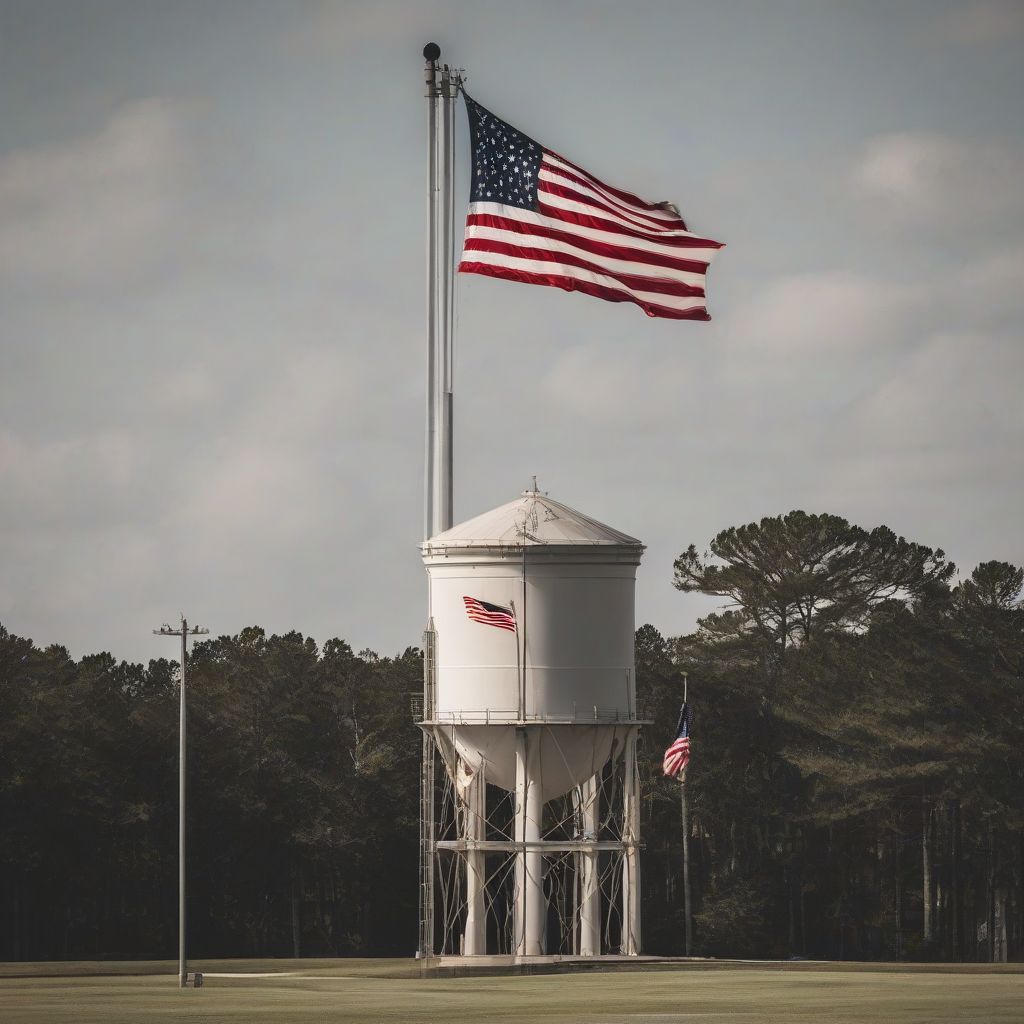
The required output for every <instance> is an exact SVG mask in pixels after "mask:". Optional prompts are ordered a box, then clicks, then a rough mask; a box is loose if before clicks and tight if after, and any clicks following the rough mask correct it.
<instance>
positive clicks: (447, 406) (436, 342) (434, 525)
mask: <svg viewBox="0 0 1024 1024" xmlns="http://www.w3.org/2000/svg"><path fill="white" fill-rule="evenodd" d="M440 56H441V48H440V47H439V46H438V45H437V43H427V45H426V46H424V47H423V59H424V60H425V61H426V68H425V82H426V97H427V403H426V406H427V408H426V413H427V417H426V419H427V422H426V445H425V459H424V488H423V538H424V540H429V539H430V538H431V537H433V536H434V534H436V533H440V532H442V531H444V530H447V529H449V528H450V527H451V525H452V520H453V516H452V490H453V476H454V473H453V463H454V460H453V416H452V391H453V388H452V376H453V375H452V324H453V320H454V315H455V311H454V303H453V295H452V276H453V266H452V262H453V258H452V257H453V251H452V236H453V231H452V211H453V207H454V202H453V196H452V187H453V178H454V168H453V166H452V164H453V157H454V129H453V125H452V102H453V100H454V99H455V96H456V93H457V90H458V84H459V82H460V77H459V74H458V72H455V73H453V72H452V71H451V69H450V68H449V67H448V65H447V64H445V65H444V66H442V67H439V66H438V59H439V58H440ZM439 101H440V104H441V109H440V116H439V111H438V102H439ZM439 129H440V130H439ZM439 229H440V230H439ZM433 638H434V630H433V619H432V618H431V610H430V607H429V597H428V607H427V628H426V630H425V632H424V636H423V639H424V664H423V668H424V672H423V709H424V719H425V720H429V719H430V717H431V716H432V713H433V671H434V662H433V657H432V651H433ZM433 780H434V740H433V737H432V736H431V735H430V733H429V731H428V730H427V729H424V733H423V763H422V767H421V774H420V936H419V945H418V949H417V955H418V956H421V957H427V956H431V955H432V954H433V937H434V936H433V933H434V925H433V919H434V881H433V861H434V781H433Z"/></svg>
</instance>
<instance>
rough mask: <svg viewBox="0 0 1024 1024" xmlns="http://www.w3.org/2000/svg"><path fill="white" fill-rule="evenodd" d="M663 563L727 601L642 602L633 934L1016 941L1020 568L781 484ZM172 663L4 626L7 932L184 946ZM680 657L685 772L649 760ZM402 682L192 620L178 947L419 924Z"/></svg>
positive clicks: (359, 660)
mask: <svg viewBox="0 0 1024 1024" xmlns="http://www.w3.org/2000/svg"><path fill="white" fill-rule="evenodd" d="M674 580H675V584H676V586H677V587H678V588H679V589H680V590H682V591H688V592H699V593H704V594H709V595H713V596H715V597H717V598H718V599H719V600H720V601H721V602H722V606H721V607H720V609H719V610H718V611H716V612H714V613H713V614H711V615H709V616H707V617H706V618H704V619H701V620H700V622H699V623H698V628H697V630H696V631H695V632H694V633H692V634H690V635H687V636H680V637H672V636H668V637H666V636H662V635H661V634H660V633H659V632H658V631H657V630H656V629H654V627H652V626H649V625H645V626H642V627H641V628H640V629H639V630H638V631H637V638H636V651H637V674H636V681H637V689H638V702H639V704H640V705H641V706H646V707H648V708H651V709H652V711H653V715H654V719H655V724H654V725H653V726H652V727H650V728H649V729H648V730H647V732H646V734H645V736H644V738H643V741H642V749H641V773H642V794H643V799H642V816H643V821H642V834H643V838H644V841H645V844H646V848H645V850H644V853H643V855H642V860H641V864H642V870H643V927H644V944H645V948H646V949H647V950H648V951H650V952H658V953H666V954H669V953H682V952H683V951H684V949H685V947H686V938H685V937H686V934H687V925H689V930H690V933H691V934H692V942H691V949H690V951H691V952H693V953H696V954H705V955H712V956H720V957H721V956H750V957H765V956H769V957H808V958H845V959H943V960H1000V959H1020V957H1021V955H1022V952H1024V887H1022V886H1024V753H1022V752H1024V678H1022V676H1024V607H1022V605H1021V591H1022V585H1024V572H1022V570H1021V569H1019V568H1017V567H1014V566H1012V565H1008V564H1006V563H1002V562H995V561H992V562H986V563H983V564H982V565H979V566H978V567H977V568H975V569H974V571H973V572H972V573H971V574H970V575H969V576H965V577H963V578H957V577H956V575H955V569H954V567H953V566H952V565H951V564H950V563H949V561H948V560H947V559H946V557H945V555H944V554H943V552H942V551H940V550H932V549H929V548H927V547H924V546H922V545H919V544H915V543H912V542H909V541H906V540H904V539H903V538H899V537H896V536H895V535H894V534H893V533H892V532H891V531H889V530H887V529H885V528H884V527H882V528H878V529H875V530H871V531H867V530H863V529H860V528H858V527H856V526H854V525H851V524H849V523H847V522H846V521H845V520H843V519H841V518H839V517H836V516H827V515H808V514H805V513H803V512H792V513H790V514H789V515H786V516H780V517H775V518H771V519H764V520H761V522H759V523H754V524H749V525H747V526H743V527H736V528H731V529H728V530H723V531H722V532H721V533H719V534H718V535H717V536H716V537H715V538H714V539H713V540H712V541H711V543H710V545H709V548H708V550H707V551H706V552H704V553H699V552H698V550H697V549H696V548H695V547H693V546H691V547H689V548H688V549H687V550H686V551H684V552H683V553H682V554H681V555H680V557H679V558H678V559H677V560H676V562H675V566H674ZM177 669H178V666H177V665H176V664H175V663H174V662H171V661H168V660H164V659H157V660H153V661H151V662H150V663H149V664H148V666H142V665H136V664H129V663H126V662H118V661H116V660H115V659H114V658H113V657H112V656H111V655H109V654H98V655H90V656H87V657H84V658H82V659H80V660H78V661H76V660H74V659H73V658H71V657H70V655H69V653H68V652H67V650H66V649H64V648H62V647H59V646H51V647H47V648H39V647H37V646H36V645H35V644H33V643H32V641H31V640H28V639H25V638H21V637H18V636H15V635H12V634H11V633H9V632H7V631H6V630H5V629H3V627H0V960H19V959H22V960H42V959H62V958H80V959H93V958H132V957H147V958H155V957H168V956H170V955H173V950H174V949H175V945H176V934H177V913H176V905H177V702H178V671H177ZM684 673H685V674H686V675H687V676H688V679H689V691H690V703H691V706H692V709H693V744H694V748H693V749H694V753H693V759H692V761H691V764H690V767H689V769H688V771H687V777H686V782H685V786H681V785H680V783H678V782H676V781H673V780H669V779H665V778H664V777H662V776H661V769H660V762H661V754H662V752H663V750H664V748H665V747H666V746H667V745H668V743H669V742H670V741H671V739H672V738H673V729H674V727H675V723H676V718H677V713H678V710H679V704H680V701H681V699H682V691H683V675H684ZM421 688H422V662H421V656H420V652H419V651H418V650H417V649H416V648H413V647H410V648H408V649H407V650H405V651H404V652H403V653H402V654H401V655H398V656H396V657H392V658H387V657H378V656H377V655H376V654H374V653H373V652H370V651H362V652H359V653H356V652H354V651H353V650H352V648H351V647H350V646H349V645H348V644H347V643H345V642H344V641H341V640H336V639H335V640H330V641H328V642H326V643H324V644H323V645H322V646H318V645H317V644H316V643H315V642H314V641H313V640H312V639H310V638H308V637H304V636H302V635H301V634H300V633H296V632H292V633H286V634H284V635H280V636H277V635H274V636H267V635H266V633H265V632H264V631H263V630H262V629H259V628H256V627H252V628H249V629H245V630H243V631H242V632H241V633H239V634H238V635H237V636H234V637H220V638H218V639H214V640H210V641H208V642H204V643H197V644H196V645H195V647H194V650H193V652H192V653H191V654H190V658H189V757H190V760H189V780H188V784H189V894H190V895H189V919H190V924H189V949H190V953H191V955H193V956H196V957H202V956H302V955H357V954H358V955H408V954H410V953H411V951H412V950H413V949H414V948H415V943H416V917H417V906H416V890H417V835H418V832H417V815H418V809H419V790H418V786H419V761H420V756H419V754H420V737H419V732H418V730H417V729H416V728H415V726H414V724H413V721H412V717H411V714H410V700H409V698H410V695H411V694H415V693H418V692H420V691H421ZM684 794H685V798H686V809H687V814H686V819H687V828H686V829H685V832H684V829H683V827H682V797H683V796H684ZM684 852H685V855H686V859H687V862H688V863H687V871H686V872H685V873H684V864H683V861H684ZM684 874H685V877H686V879H687V880H688V885H687V884H684Z"/></svg>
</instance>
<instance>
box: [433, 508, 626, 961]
mask: <svg viewBox="0 0 1024 1024" xmlns="http://www.w3.org/2000/svg"><path fill="white" fill-rule="evenodd" d="M421 550H422V555H423V561H424V563H425V565H426V569H427V574H428V579H429V619H428V623H429V625H428V628H427V631H426V633H425V636H424V701H423V714H422V721H421V723H420V724H421V727H422V729H423V731H424V736H425V739H426V742H425V744H424V785H423V807H422V812H423V814H422V816H423V831H422V835H421V843H422V851H421V856H422V859H421V871H422V878H421V881H422V890H421V934H420V950H421V952H422V954H423V955H426V956H430V955H443V954H460V953H461V954H463V955H482V954H485V953H491V954H509V955H512V956H516V957H522V956H539V955H545V954H557V953H560V954H563V955H577V956H594V955H599V954H601V953H623V954H627V955H630V954H636V953H638V952H639V948H640V884H639V861H638V845H639V813H638V812H639V808H638V804H637V770H636V741H637V735H638V732H639V729H640V726H641V724H642V722H641V721H640V719H639V716H638V714H637V708H636V690H635V680H634V650H633V636H634V628H635V625H634V590H635V580H636V569H637V566H638V565H639V563H640V556H641V554H642V552H643V545H642V544H641V542H640V541H638V540H636V539H635V538H633V537H630V536H627V535H626V534H624V533H621V532H619V531H618V530H615V529H612V528H611V527H609V526H605V525H604V524H602V523H599V522H597V521H596V520H594V519H591V518H590V517H589V516H586V515H584V514H582V513H580V512H577V511H575V510H573V509H571V508H569V507H568V506H566V505H563V504H561V503H559V502H557V501H554V500H552V499H551V498H549V497H547V496H546V495H545V494H543V493H541V492H540V491H538V490H537V489H536V488H534V489H533V490H530V491H525V492H524V493H523V494H522V496H521V497H519V498H517V499H516V500H515V501H511V502H509V503H508V504H506V505H502V506H501V507H499V508H496V509H494V510H492V511H490V512H486V513H484V514H483V515H481V516H477V517H476V518H474V519H470V520H468V521H467V522H464V523H462V524H459V525H457V526H454V527H453V528H451V529H448V530H444V531H443V532H440V533H437V534H436V535H434V536H432V537H430V538H429V539H428V540H426V541H424V543H423V544H422V547H421ZM438 755H439V757H440V762H441V764H442V765H443V774H441V775H439V776H437V777H436V778H435V771H434V766H435V764H436V763H437V757H438Z"/></svg>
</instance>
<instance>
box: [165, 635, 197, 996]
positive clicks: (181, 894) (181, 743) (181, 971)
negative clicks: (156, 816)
mask: <svg viewBox="0 0 1024 1024" xmlns="http://www.w3.org/2000/svg"><path fill="white" fill-rule="evenodd" d="M153 632H154V633H155V634H156V635H157V636H180V637H181V686H180V696H179V701H178V987H179V988H184V987H185V985H186V984H187V983H188V961H187V960H186V959H185V765H186V762H185V659H186V657H187V656H188V638H189V637H190V636H199V635H201V634H204V633H209V632H210V631H209V630H208V629H204V628H203V627H202V626H193V627H192V628H191V629H189V628H188V622H187V621H186V620H185V616H184V615H183V616H182V617H181V628H180V629H171V627H170V626H168V625H167V624H166V623H165V624H164V625H163V626H161V627H160V628H159V629H154V630H153Z"/></svg>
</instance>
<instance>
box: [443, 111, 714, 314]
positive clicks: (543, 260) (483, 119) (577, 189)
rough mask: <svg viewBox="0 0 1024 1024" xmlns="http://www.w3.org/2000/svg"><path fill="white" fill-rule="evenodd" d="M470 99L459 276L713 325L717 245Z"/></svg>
mask: <svg viewBox="0 0 1024 1024" xmlns="http://www.w3.org/2000/svg"><path fill="white" fill-rule="evenodd" d="M463 95H464V96H465V93H463ZM465 99H466V109H467V110H468V112H469V127H470V135H471V149H472V153H471V156H472V161H473V184H472V188H471V192H470V203H469V216H468V217H467V218H466V241H465V248H464V249H463V252H462V262H461V263H460V264H459V271H460V272H461V273H463V274H486V275H488V276H489V277H501V278H505V279H506V280H511V281H521V282H523V283H524V284H541V285H548V286H551V287H555V288H564V289H565V290H566V291H570V292H571V291H578V292H584V293H585V294H587V295H594V296H596V297H597V298H600V299H607V300H608V301H610V302H635V303H636V304H637V305H638V306H639V307H640V308H641V309H643V310H644V312H645V313H647V315H648V316H655V317H668V318H671V319H675V320H710V319H711V317H710V316H709V315H708V311H707V308H706V306H705V298H704V285H705V278H706V274H707V269H708V264H709V263H710V262H711V260H712V259H713V258H714V256H715V254H716V253H717V252H718V250H719V249H721V248H722V243H721V242H715V241H712V240H711V239H710V238H702V237H700V236H699V235H695V234H692V233H691V232H689V231H687V229H686V224H685V223H684V222H683V219H682V217H680V216H679V211H678V210H676V208H675V207H674V206H673V205H672V204H671V203H651V202H648V201H647V200H645V199H641V198H640V197H639V196H635V195H633V194H632V193H631V192H625V191H623V190H622V189H619V188H614V187H612V186H611V185H606V184H604V182H602V181H600V180H598V179H597V178H595V177H594V176H593V175H592V174H589V173H588V172H587V171H585V170H583V168H581V167H578V166H577V165H576V164H573V163H570V162H569V161H568V160H566V159H565V158H564V157H561V156H559V155H558V154H557V153H554V152H552V151H551V150H550V149H546V148H545V147H544V146H542V145H540V143H538V142H535V141H534V140H533V139H531V138H530V137H529V136H527V135H524V134H523V133H522V132H520V131H518V130H517V129H515V128H513V127H512V126H511V125H510V124H507V123H506V122H504V121H502V120H501V119H500V118H498V117H495V116H494V114H492V113H491V112H490V111H489V110H486V109H484V108H483V107H481V106H480V104H479V103H476V102H474V101H473V100H471V99H470V98H469V97H468V96H465Z"/></svg>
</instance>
